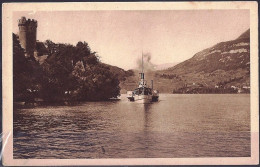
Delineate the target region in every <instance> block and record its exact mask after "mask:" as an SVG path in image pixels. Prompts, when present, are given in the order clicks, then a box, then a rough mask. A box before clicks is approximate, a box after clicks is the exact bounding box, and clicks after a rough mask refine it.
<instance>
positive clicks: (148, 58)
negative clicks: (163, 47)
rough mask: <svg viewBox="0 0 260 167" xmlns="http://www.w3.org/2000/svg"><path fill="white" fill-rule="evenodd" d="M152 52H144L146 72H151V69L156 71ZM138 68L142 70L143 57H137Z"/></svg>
mask: <svg viewBox="0 0 260 167" xmlns="http://www.w3.org/2000/svg"><path fill="white" fill-rule="evenodd" d="M151 58H152V56H151V54H150V53H145V54H143V66H144V72H149V71H154V70H155V65H154V64H153V63H152V62H151ZM136 62H137V68H138V70H140V71H141V70H142V57H141V56H140V58H138V59H137V61H136Z"/></svg>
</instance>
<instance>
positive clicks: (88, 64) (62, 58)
mask: <svg viewBox="0 0 260 167" xmlns="http://www.w3.org/2000/svg"><path fill="white" fill-rule="evenodd" d="M45 44H46V46H47V49H48V51H49V54H50V55H49V57H48V58H47V60H46V61H45V62H44V63H43V65H42V66H43V71H44V79H43V84H42V85H43V90H44V91H42V97H43V98H44V99H45V101H47V100H48V101H64V100H69V101H74V100H77V101H79V100H107V99H109V98H112V97H117V96H118V95H119V91H120V88H119V81H118V79H117V77H116V76H114V75H113V74H112V73H111V72H110V71H109V70H108V69H107V68H106V67H105V66H103V65H102V64H101V63H100V62H99V60H98V57H97V56H96V53H95V52H91V50H90V48H89V46H88V44H87V43H86V42H78V43H77V45H76V46H72V45H68V44H55V43H53V42H52V41H50V40H48V41H46V42H45Z"/></svg>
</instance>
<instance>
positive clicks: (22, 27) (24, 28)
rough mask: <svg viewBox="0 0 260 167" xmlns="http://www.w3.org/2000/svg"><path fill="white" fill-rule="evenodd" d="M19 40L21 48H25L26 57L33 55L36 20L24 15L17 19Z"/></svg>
mask: <svg viewBox="0 0 260 167" xmlns="http://www.w3.org/2000/svg"><path fill="white" fill-rule="evenodd" d="M18 26H19V40H20V44H21V46H22V48H24V50H25V56H26V57H32V56H34V50H35V47H36V32H37V21H36V20H33V19H32V20H31V19H28V20H26V18H25V17H22V18H21V19H19V23H18Z"/></svg>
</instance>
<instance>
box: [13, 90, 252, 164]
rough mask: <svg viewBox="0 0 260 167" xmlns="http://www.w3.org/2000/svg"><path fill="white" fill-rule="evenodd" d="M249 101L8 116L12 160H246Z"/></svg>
mask: <svg viewBox="0 0 260 167" xmlns="http://www.w3.org/2000/svg"><path fill="white" fill-rule="evenodd" d="M249 102H250V98H249V95H161V97H160V101H159V102H157V103H153V104H145V105H143V104H138V103H134V102H128V101H127V99H126V97H125V96H122V99H121V100H120V101H114V102H85V103H82V104H79V105H76V106H47V107H46V106H45V107H43V106H42V107H36V108H31V109H15V110H14V158H66V159H72V158H154V157H159V158H175V157H223V156H231V157H248V156H250V110H249V106H250V105H249Z"/></svg>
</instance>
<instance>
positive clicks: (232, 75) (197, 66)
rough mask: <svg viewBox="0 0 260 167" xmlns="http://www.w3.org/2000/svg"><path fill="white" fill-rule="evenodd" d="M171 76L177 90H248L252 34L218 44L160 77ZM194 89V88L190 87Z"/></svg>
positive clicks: (247, 32)
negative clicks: (186, 88)
mask: <svg viewBox="0 0 260 167" xmlns="http://www.w3.org/2000/svg"><path fill="white" fill-rule="evenodd" d="M157 75H159V76H161V77H162V78H163V77H169V76H172V77H173V80H174V83H175V88H174V89H180V88H183V87H187V85H193V87H196V86H197V87H203V86H204V87H209V88H213V87H220V86H221V87H224V88H230V87H243V86H244V87H245V86H247V87H248V86H249V83H250V30H247V31H246V32H244V33H243V34H241V35H240V36H239V37H238V38H237V39H235V40H231V41H226V42H221V43H218V44H216V45H214V46H212V47H210V48H207V49H204V50H202V51H200V52H198V53H196V54H195V55H194V56H193V57H192V58H190V59H188V60H186V61H184V62H182V63H180V64H178V65H176V66H174V67H172V68H169V69H167V70H163V71H160V72H158V73H157ZM191 87H192V86H191Z"/></svg>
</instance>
